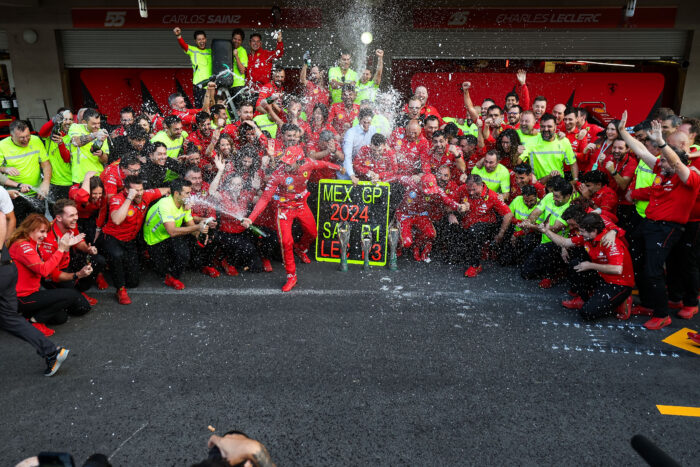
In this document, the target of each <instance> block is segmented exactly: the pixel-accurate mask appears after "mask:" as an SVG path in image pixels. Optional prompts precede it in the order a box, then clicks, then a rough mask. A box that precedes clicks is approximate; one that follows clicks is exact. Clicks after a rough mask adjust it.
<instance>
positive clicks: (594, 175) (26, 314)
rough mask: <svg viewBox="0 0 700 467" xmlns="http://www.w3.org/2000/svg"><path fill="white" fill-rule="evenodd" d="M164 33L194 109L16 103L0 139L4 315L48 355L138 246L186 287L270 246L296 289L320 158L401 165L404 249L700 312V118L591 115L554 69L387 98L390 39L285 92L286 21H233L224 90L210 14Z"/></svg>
mask: <svg viewBox="0 0 700 467" xmlns="http://www.w3.org/2000/svg"><path fill="white" fill-rule="evenodd" d="M173 32H174V34H175V36H176V37H177V41H178V43H179V45H180V47H181V48H182V49H183V50H184V52H185V53H186V54H187V56H188V57H189V58H190V60H191V63H192V66H193V86H194V89H195V92H194V101H195V105H194V107H195V108H189V107H188V99H187V98H186V96H184V95H182V94H180V93H174V94H172V95H171V96H170V97H169V99H168V105H169V106H170V109H169V111H168V112H165V115H161V114H160V112H159V110H158V108H157V106H155V105H154V104H153V103H150V102H146V103H144V104H143V105H142V106H141V108H140V112H139V113H137V112H136V111H135V110H134V109H133V108H132V107H125V108H123V109H122V110H121V112H120V123H119V124H118V125H110V124H108V122H107V121H106V119H105V118H104V117H103V116H102V115H101V114H100V112H99V111H98V110H97V109H92V108H82V109H79V110H78V111H77V112H76V113H75V114H74V113H73V111H72V110H71V109H67V108H61V109H59V110H58V112H57V114H56V116H55V117H53V118H52V119H51V120H50V121H48V122H46V124H44V125H43V126H42V127H41V128H40V129H39V131H38V133H37V134H34V133H33V132H32V131H31V129H30V127H29V126H28V124H27V123H25V122H23V121H21V120H17V121H14V122H13V123H12V124H11V127H10V136H9V137H7V138H5V139H4V140H2V141H0V163H1V164H2V165H1V166H0V183H1V184H2V185H3V186H4V188H2V189H0V209H1V210H2V212H3V213H4V216H2V219H0V221H1V222H0V223H1V224H2V226H0V227H2V230H1V232H2V233H3V235H2V238H3V240H4V242H3V250H2V258H1V259H0V264H2V266H3V267H2V268H0V276H1V277H4V280H5V281H6V283H5V287H4V288H3V292H2V293H3V295H2V300H3V301H4V306H3V307H2V316H1V317H0V319H1V323H0V324H1V325H2V327H3V328H4V329H6V330H8V331H10V332H11V333H13V334H15V335H17V336H19V337H21V338H23V339H25V340H26V341H28V342H30V343H31V344H32V345H34V347H36V349H37V351H38V352H39V354H40V355H41V356H42V357H44V358H46V360H47V365H48V369H47V370H46V374H47V375H51V374H54V373H55V371H56V370H57V369H58V367H59V366H60V364H61V362H62V361H63V360H65V357H66V355H67V353H68V350H67V349H64V348H62V347H57V346H56V345H54V344H53V343H51V342H50V341H49V340H48V339H47V337H49V336H50V335H52V334H53V332H54V331H53V329H51V328H49V327H48V326H53V325H60V324H61V323H64V322H65V321H66V320H67V319H68V316H69V315H73V316H80V315H84V314H86V313H88V312H89V311H90V309H91V308H92V307H93V306H95V305H96V303H97V300H95V299H94V298H92V297H90V296H89V295H87V294H86V292H87V291H88V290H89V289H90V288H91V287H97V288H98V289H107V288H109V287H110V282H109V281H108V280H107V278H110V279H111V286H113V287H114V288H115V290H116V300H117V301H118V303H120V304H123V305H128V304H130V303H131V299H130V297H129V294H128V291H129V290H130V289H133V288H135V287H137V286H138V283H139V275H140V274H139V271H140V269H141V267H142V266H144V265H150V267H152V268H153V269H154V270H155V271H156V273H157V274H158V275H159V276H160V277H161V278H162V280H163V282H164V284H165V285H166V286H169V287H172V288H174V289H177V290H181V289H184V288H185V284H184V283H183V276H184V273H185V271H186V270H187V269H194V270H196V271H200V272H201V273H203V274H206V275H207V276H210V277H212V278H214V277H218V276H219V275H220V274H221V272H222V271H223V272H224V273H225V274H227V275H230V276H235V275H238V274H239V272H240V271H246V272H250V273H259V272H270V271H272V270H273V265H272V260H275V259H278V260H281V261H282V263H283V265H284V268H285V271H286V275H287V279H286V282H285V283H284V285H283V287H282V290H283V291H284V292H289V291H291V290H292V289H293V288H294V287H295V285H296V284H297V274H296V264H295V262H296V260H295V257H296V258H297V259H298V260H300V261H302V262H304V263H309V262H311V258H310V257H309V248H310V246H311V244H312V242H313V240H314V239H315V237H316V221H315V219H314V215H313V213H312V211H311V209H310V208H309V206H310V205H311V206H313V205H314V204H313V201H312V200H313V199H314V198H315V197H316V196H317V186H318V181H319V180H321V179H329V178H330V179H333V178H338V179H345V180H352V182H353V183H359V182H360V181H366V182H373V183H376V182H380V181H381V182H387V183H390V184H391V193H392V197H391V198H392V203H391V213H390V215H391V217H392V222H394V223H395V224H396V225H397V226H398V228H399V231H400V235H401V239H400V251H399V253H400V254H403V255H405V256H408V257H409V259H410V258H413V259H414V260H415V261H431V259H440V260H444V261H446V262H449V263H450V264H456V265H461V266H463V267H464V276H465V277H466V278H473V277H476V276H478V275H479V274H481V273H482V272H483V270H484V260H486V259H488V260H492V262H491V263H489V264H498V265H502V266H518V267H519V268H520V274H521V275H522V277H523V278H524V279H526V280H534V281H537V283H538V285H539V287H542V288H549V287H552V285H553V284H555V283H558V282H565V281H568V283H569V284H570V286H569V290H568V292H569V294H570V296H571V297H570V298H569V299H567V300H565V301H563V302H562V305H563V306H564V307H567V308H571V309H577V310H580V314H581V317H582V318H583V319H587V320H591V319H597V318H600V317H603V316H606V315H615V316H617V317H618V318H619V319H628V318H629V317H630V315H634V314H641V315H646V316H648V317H649V320H648V321H647V322H646V323H645V326H646V327H647V328H649V329H660V328H662V327H665V326H668V325H669V324H670V322H671V317H670V312H669V309H675V310H677V311H676V315H677V316H678V317H679V318H682V319H690V318H692V317H693V316H694V315H695V314H697V312H698V287H699V286H700V271H699V270H698V259H697V253H696V248H697V235H698V225H699V224H698V222H699V221H700V208H698V203H697V199H698V191H699V190H700V175H699V174H700V172H699V171H698V167H700V166H699V165H698V163H699V161H700V157H698V156H700V152H698V149H699V148H700V146H698V145H697V144H696V138H697V137H698V134H699V133H700V121H699V120H697V119H693V118H683V117H680V116H677V115H675V114H674V113H673V112H672V111H671V110H670V109H666V108H659V109H656V111H655V114H654V116H653V117H652V118H650V119H649V120H646V121H643V122H641V123H639V124H637V125H636V126H634V127H633V128H629V127H628V126H627V116H626V113H624V114H623V115H621V116H620V119H619V120H612V121H610V122H607V123H604V124H603V126H598V125H596V124H594V123H592V120H591V119H590V118H589V117H590V116H589V115H588V113H587V111H586V109H584V108H574V107H568V106H566V105H564V104H561V103H552V102H549V101H548V100H547V98H546V97H545V95H546V94H547V89H541V90H538V93H541V94H542V95H537V96H536V97H534V98H531V96H530V90H529V89H528V85H527V74H526V72H525V71H518V72H517V74H516V76H515V80H514V88H513V89H514V90H513V92H510V93H508V94H507V96H506V98H505V101H504V102H496V101H494V100H493V99H484V100H483V102H481V103H480V104H478V103H474V102H473V101H472V99H471V95H470V92H472V91H473V89H472V85H471V83H469V82H464V83H463V84H462V94H463V103H464V107H465V115H463V116H455V117H449V116H442V115H441V112H440V110H439V109H437V108H435V107H434V106H432V105H430V103H429V96H428V92H427V90H426V88H425V87H423V86H418V87H417V88H415V90H414V92H413V95H411V96H409V97H408V98H407V99H406V100H405V104H404V103H403V102H401V103H399V105H398V106H397V105H392V102H391V100H390V99H388V98H387V94H386V93H382V92H379V85H380V82H381V79H382V71H383V55H384V52H383V51H382V50H376V52H374V53H372V56H373V62H374V65H373V68H374V70H372V69H370V68H369V67H368V68H366V69H362V70H357V71H356V70H352V69H351V67H350V65H351V62H352V56H351V54H350V53H348V52H345V51H343V52H340V54H339V56H338V61H337V64H336V66H333V67H331V68H330V69H328V70H327V71H326V70H324V69H323V68H322V67H321V66H320V65H319V64H316V63H314V62H313V57H312V56H311V54H310V53H306V54H305V55H304V62H303V64H302V69H301V74H300V77H299V80H300V82H299V84H300V88H301V89H302V91H301V92H299V93H297V94H294V93H291V92H287V91H286V90H285V86H288V85H289V84H290V83H287V82H286V80H285V72H284V69H282V68H278V67H276V63H277V60H278V59H279V58H280V57H282V56H283V54H284V44H283V40H282V33H281V32H279V33H278V34H277V35H276V40H277V47H276V48H275V49H274V50H264V49H263V48H262V37H261V36H260V35H259V34H252V35H251V36H250V39H249V40H250V51H246V49H245V48H244V47H243V45H242V44H243V41H244V39H245V33H244V31H242V30H239V29H237V30H234V31H233V34H232V50H233V54H232V65H233V66H232V74H233V76H232V83H231V86H230V87H227V88H226V89H222V87H221V84H220V83H219V82H218V80H217V79H214V77H212V52H211V49H209V48H208V47H207V37H206V33H205V32H203V31H196V32H195V33H194V39H195V43H194V45H191V44H188V43H187V42H186V41H185V40H184V39H183V38H182V35H181V33H182V31H181V30H180V29H179V28H175V30H174V31H173ZM49 219H51V220H49ZM15 269H16V272H14V271H15ZM634 288H636V289H637V290H638V291H639V299H640V300H639V304H636V305H633V303H632V291H633V289H634ZM20 314H21V317H22V318H21V319H20V318H18V317H19V316H20ZM47 325H48V326H47ZM690 337H691V338H693V339H695V340H696V342H697V341H700V338H698V336H697V335H695V334H693V335H691V336H690Z"/></svg>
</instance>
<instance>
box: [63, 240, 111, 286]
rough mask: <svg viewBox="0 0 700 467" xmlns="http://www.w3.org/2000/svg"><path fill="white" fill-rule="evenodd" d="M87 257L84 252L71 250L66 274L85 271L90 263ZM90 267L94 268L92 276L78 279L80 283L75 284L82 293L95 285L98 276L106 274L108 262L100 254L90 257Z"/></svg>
mask: <svg viewBox="0 0 700 467" xmlns="http://www.w3.org/2000/svg"><path fill="white" fill-rule="evenodd" d="M87 257H88V255H87V254H85V253H83V252H80V251H72V250H71V252H70V263H69V264H68V269H67V270H66V272H78V271H80V270H81V269H83V267H84V266H85V265H86V264H87V262H88V261H87ZM90 266H92V274H90V275H89V276H88V277H83V278H82V279H78V282H77V283H76V284H75V288H76V289H78V291H80V292H85V291H86V290H89V289H90V288H91V287H93V286H94V285H95V278H96V277H97V275H98V274H100V273H102V272H104V270H105V269H106V268H107V260H106V259H105V257H104V256H102V255H100V254H97V255H90Z"/></svg>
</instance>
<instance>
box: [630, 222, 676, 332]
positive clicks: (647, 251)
mask: <svg viewBox="0 0 700 467" xmlns="http://www.w3.org/2000/svg"><path fill="white" fill-rule="evenodd" d="M683 230H684V229H683V226H682V225H681V224H676V223H674V222H659V221H653V220H651V219H644V221H643V222H642V224H641V233H642V235H643V238H644V252H643V256H642V258H641V268H640V269H639V270H638V271H637V288H638V289H639V299H640V301H641V304H642V305H643V306H646V307H648V308H651V309H652V310H654V316H655V317H658V318H661V317H664V316H668V294H667V292H666V274H665V271H664V265H665V264H666V259H667V258H668V256H669V255H670V254H671V250H672V249H673V247H674V246H675V245H676V243H678V241H679V240H680V239H681V235H683Z"/></svg>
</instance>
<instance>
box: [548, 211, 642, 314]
mask: <svg viewBox="0 0 700 467" xmlns="http://www.w3.org/2000/svg"><path fill="white" fill-rule="evenodd" d="M578 227H579V235H575V236H573V237H571V238H566V237H562V236H561V235H558V234H556V233H554V232H552V231H551V230H550V228H549V225H548V224H541V225H540V230H541V232H542V233H543V234H544V235H546V236H547V237H548V238H549V239H551V240H552V242H553V243H554V244H555V245H558V246H560V247H562V248H570V247H573V246H578V247H583V248H584V249H585V250H586V252H587V253H588V256H589V257H590V259H591V261H582V262H579V263H577V264H573V265H572V266H573V269H574V271H576V272H577V273H579V274H578V277H577V280H575V281H572V284H573V287H572V290H573V292H574V293H576V294H577V295H576V296H575V297H574V298H573V299H571V300H568V301H566V302H564V303H562V304H563V305H564V306H566V307H567V308H573V309H579V310H580V313H581V318H582V319H583V320H586V321H589V320H594V319H598V318H602V317H604V316H605V315H608V314H611V313H612V312H613V311H616V312H617V317H618V318H620V319H627V318H629V316H630V313H631V308H632V296H631V293H632V288H633V287H634V272H633V271H632V258H631V256H630V253H629V251H627V247H626V246H625V244H624V243H623V242H622V241H621V240H620V239H619V238H618V237H617V236H615V237H614V240H613V241H612V242H609V241H608V242H606V241H605V236H606V234H607V233H608V232H610V230H608V229H607V228H606V226H605V223H604V221H603V219H602V218H601V216H600V215H598V214H596V213H591V214H587V215H586V216H585V217H584V218H583V220H581V222H580V224H579V226H578Z"/></svg>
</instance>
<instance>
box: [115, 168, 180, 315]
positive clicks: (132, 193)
mask: <svg viewBox="0 0 700 467" xmlns="http://www.w3.org/2000/svg"><path fill="white" fill-rule="evenodd" d="M168 193H170V189H169V188H157V189H154V190H146V191H144V189H143V181H141V179H140V178H139V177H137V176H135V175H129V176H128V177H126V178H125V179H124V189H123V190H122V191H121V192H120V193H118V194H116V195H114V196H113V197H112V199H111V200H110V202H109V216H108V218H107V223H106V224H105V226H104V228H103V229H102V242H103V245H104V250H105V254H106V256H107V263H108V264H109V269H110V271H111V272H112V281H113V282H114V287H115V288H116V289H117V300H118V301H119V304H121V305H128V304H130V303H131V299H130V298H129V295H128V293H127V291H126V287H127V286H128V287H129V288H134V287H137V286H138V285H139V275H140V273H139V252H138V241H137V238H136V236H137V234H138V233H139V232H140V231H141V227H142V226H143V220H144V217H145V216H146V211H147V210H148V205H149V204H151V203H152V202H153V201H155V200H157V199H158V198H160V197H161V196H163V195H165V194H168Z"/></svg>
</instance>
